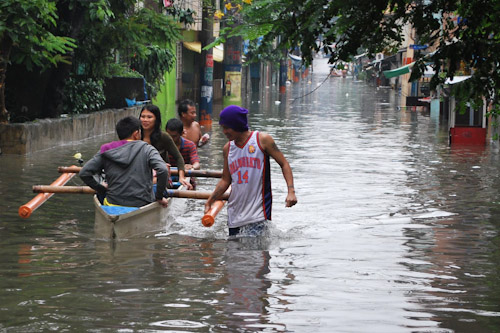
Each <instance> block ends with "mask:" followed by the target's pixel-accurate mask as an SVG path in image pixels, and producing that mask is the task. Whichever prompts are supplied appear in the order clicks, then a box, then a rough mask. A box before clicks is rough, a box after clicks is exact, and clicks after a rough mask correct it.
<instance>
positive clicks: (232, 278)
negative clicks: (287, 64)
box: [0, 59, 500, 332]
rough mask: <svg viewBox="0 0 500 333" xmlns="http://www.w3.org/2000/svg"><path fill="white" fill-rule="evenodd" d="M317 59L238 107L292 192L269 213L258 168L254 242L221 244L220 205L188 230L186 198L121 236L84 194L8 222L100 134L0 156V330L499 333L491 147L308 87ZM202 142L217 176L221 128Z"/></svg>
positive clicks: (192, 219) (315, 84)
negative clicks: (97, 229) (286, 166)
mask: <svg viewBox="0 0 500 333" xmlns="http://www.w3.org/2000/svg"><path fill="white" fill-rule="evenodd" d="M327 68H328V67H327V66H326V63H325V61H324V60H323V59H320V60H318V61H317V62H316V64H315V71H314V74H312V75H311V76H310V79H309V80H310V82H308V80H304V81H302V82H301V83H297V84H293V85H290V86H288V88H287V89H288V90H287V94H286V96H282V97H280V96H278V95H274V94H272V93H269V92H268V91H271V90H272V89H271V88H269V89H266V91H265V93H262V94H260V95H258V96H253V97H252V99H251V100H249V101H248V103H247V107H248V108H249V109H250V124H251V127H252V129H254V130H260V131H265V132H268V133H270V134H271V135H272V136H273V137H274V138H275V141H276V142H277V145H278V147H279V148H280V149H281V150H282V151H283V152H284V154H285V155H286V157H287V158H288V160H289V161H290V163H291V166H292V169H293V172H294V176H295V185H296V189H297V197H298V201H299V202H298V204H297V205H296V206H295V207H293V208H285V207H284V200H285V195H286V186H285V182H284V180H283V177H282V176H281V172H280V168H279V166H278V165H277V163H274V162H273V163H272V177H273V195H274V196H273V197H274V207H273V208H274V209H273V222H272V225H271V233H270V234H269V235H267V236H265V237H262V238H258V239H252V238H243V239H240V240H227V237H226V233H227V228H226V226H225V220H226V217H227V215H226V211H225V210H223V211H222V212H221V213H220V214H219V216H218V217H217V219H216V224H215V225H214V226H213V227H212V228H204V227H203V226H202V225H201V221H200V219H201V216H202V213H203V201H197V200H186V199H180V200H178V201H177V203H176V204H175V206H174V208H175V211H176V213H177V214H176V216H175V217H173V218H172V219H170V220H169V221H168V223H167V225H166V226H165V230H164V231H163V232H161V233H159V234H156V235H151V236H150V237H147V238H142V239H137V240H125V241H117V242H109V241H103V240H99V239H95V237H94V234H93V222H94V220H93V219H94V212H93V207H92V204H91V198H90V197H89V196H88V195H83V194H82V195H76V194H74V195H65V194H56V195H54V196H53V197H52V198H51V199H50V200H49V201H48V202H47V203H45V204H44V205H43V206H42V207H41V208H39V209H38V210H37V211H35V212H34V213H33V215H32V216H31V217H30V218H29V219H26V220H23V219H21V218H19V217H18V216H17V210H18V207H19V206H20V205H21V204H23V203H25V202H27V201H28V200H29V199H31V198H32V197H33V196H34V194H33V193H31V186H32V185H34V184H49V183H50V182H51V181H53V180H54V179H55V178H57V177H58V176H59V174H58V173H57V166H60V165H70V164H74V163H75V161H74V160H73V158H72V156H73V154H75V153H76V152H81V153H82V154H83V157H84V159H88V158H89V157H90V156H91V155H92V154H93V153H94V152H95V151H96V150H97V149H98V147H99V146H100V145H101V144H102V143H104V142H106V141H109V140H112V139H113V137H112V136H103V137H99V138H94V139H89V140H86V141H84V142H79V143H68V145H66V146H63V147H57V148H54V149H51V150H47V151H44V152H40V153H36V154H33V155H29V156H13V155H3V156H0V196H1V201H0V262H1V264H0V331H6V332H30V331H66V332H78V331H91V332H97V331H109V332H115V331H120V332H132V331H134V332H161V331H169V332H247V331H258V332H498V331H500V274H499V269H500V265H499V263H500V250H499V246H500V238H499V230H500V198H499V195H500V192H499V189H500V179H499V175H500V172H499V171H500V170H499V168H500V163H499V156H500V155H499V151H498V149H497V148H495V147H492V146H488V147H486V148H477V147H449V146H448V143H447V135H446V128H445V126H444V129H443V126H442V125H440V124H439V123H438V120H437V119H435V118H434V117H431V116H430V115H429V113H428V112H426V111H425V110H409V109H404V108H403V109H399V108H398V105H399V102H398V101H399V97H398V96H397V94H396V93H395V92H394V91H393V90H390V89H378V90H377V89H376V88H374V87H370V86H367V85H366V84H364V83H362V82H355V81H353V80H352V79H350V78H347V79H342V78H328V79H326V80H325V78H326V74H327ZM308 93H309V94H308ZM306 94H307V95H306ZM304 95H306V96H304ZM297 97H301V98H298V99H295V98H297ZM276 101H280V102H281V103H278V102H276ZM211 134H212V140H211V142H210V144H209V145H208V146H206V147H203V148H201V149H200V155H201V159H202V165H203V168H206V169H220V168H221V166H222V154H221V149H222V146H223V145H224V143H225V137H224V136H223V135H222V133H221V131H220V129H219V128H218V126H214V128H213V130H212V132H211ZM215 182H216V180H214V179H199V183H200V186H199V188H200V189H201V190H210V189H212V188H213V186H214V185H215ZM79 184H81V182H80V181H79V180H78V179H76V178H74V179H72V180H71V181H70V183H69V185H79Z"/></svg>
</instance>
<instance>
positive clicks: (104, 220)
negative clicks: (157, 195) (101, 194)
mask: <svg viewBox="0 0 500 333" xmlns="http://www.w3.org/2000/svg"><path fill="white" fill-rule="evenodd" d="M172 200H173V198H168V201H169V202H168V203H169V205H168V206H167V207H162V206H161V205H160V204H159V203H158V202H153V203H150V204H148V205H145V206H142V207H140V208H138V209H136V210H134V211H132V212H129V213H125V214H119V215H111V214H108V213H107V212H106V211H105V210H104V209H103V207H102V205H101V203H100V202H99V200H98V199H97V196H94V206H95V225H94V230H95V235H96V237H97V238H102V239H128V238H134V237H141V236H145V235H147V234H152V233H155V232H158V231H161V230H163V229H164V228H165V225H166V222H167V218H168V216H169V214H170V206H171V204H172Z"/></svg>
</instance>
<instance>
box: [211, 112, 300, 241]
mask: <svg viewBox="0 0 500 333" xmlns="http://www.w3.org/2000/svg"><path fill="white" fill-rule="evenodd" d="M247 114H248V110H247V109H244V108H242V107H240V106H237V105H230V106H228V107H226V108H225V109H224V110H222V111H221V113H220V116H219V124H220V125H221V126H222V132H223V133H224V135H225V136H226V137H227V138H228V140H229V142H228V143H226V145H225V146H224V148H223V155H224V168H223V170H222V178H221V180H220V181H219V182H218V183H217V185H216V187H215V190H214V191H213V192H212V194H211V195H210V197H209V198H208V200H207V202H206V204H205V214H206V213H208V212H209V211H210V209H211V206H212V204H213V203H214V202H215V201H216V200H218V199H220V197H221V196H222V195H223V194H224V193H225V192H226V190H227V189H228V188H229V186H231V194H230V195H229V200H228V204H227V215H228V222H227V224H228V227H229V236H241V235H242V234H243V235H248V236H259V235H261V234H262V233H263V232H264V231H265V230H266V228H267V223H266V222H267V220H271V204H272V194H271V174H270V165H269V157H272V158H273V159H274V160H275V161H276V162H277V163H278V164H279V165H280V167H281V171H282V173H283V177H284V178H285V181H286V184H287V187H288V194H287V196H286V199H285V205H286V207H292V206H294V205H295V204H296V203H297V197H296V196H295V189H294V184H293V173H292V168H291V167H290V164H289V163H288V161H287V159H286V158H285V156H284V155H283V153H282V152H281V151H280V150H279V149H278V147H277V146H276V143H275V142H274V139H273V138H272V136H271V135H269V134H267V133H262V132H257V131H250V130H249V129H248V119H247Z"/></svg>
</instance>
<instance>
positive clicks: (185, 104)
mask: <svg viewBox="0 0 500 333" xmlns="http://www.w3.org/2000/svg"><path fill="white" fill-rule="evenodd" d="M188 106H194V107H196V104H195V103H194V102H193V101H192V100H190V99H185V100H183V101H181V102H180V103H179V106H178V107H177V113H178V114H179V117H182V114H183V113H186V112H188Z"/></svg>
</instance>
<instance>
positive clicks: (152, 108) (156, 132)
mask: <svg viewBox="0 0 500 333" xmlns="http://www.w3.org/2000/svg"><path fill="white" fill-rule="evenodd" d="M144 110H148V111H149V112H151V113H152V114H154V115H155V118H156V120H155V127H154V128H153V133H151V145H153V146H156V143H157V142H158V141H160V138H161V113H160V108H159V107H157V106H156V105H154V104H147V105H144V106H143V107H142V109H141V113H139V118H141V115H142V111H144ZM141 139H144V131H143V134H142V136H141Z"/></svg>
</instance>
